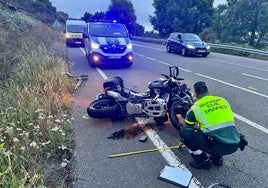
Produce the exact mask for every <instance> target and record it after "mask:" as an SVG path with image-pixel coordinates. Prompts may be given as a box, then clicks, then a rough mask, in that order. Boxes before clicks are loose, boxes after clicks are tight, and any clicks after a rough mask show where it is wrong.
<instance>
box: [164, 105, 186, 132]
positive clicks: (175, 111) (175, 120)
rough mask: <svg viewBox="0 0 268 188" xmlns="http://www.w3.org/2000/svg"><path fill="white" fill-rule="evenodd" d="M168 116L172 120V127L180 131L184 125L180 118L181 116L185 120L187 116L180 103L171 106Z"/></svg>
mask: <svg viewBox="0 0 268 188" xmlns="http://www.w3.org/2000/svg"><path fill="white" fill-rule="evenodd" d="M168 115H169V119H170V121H171V123H172V125H173V126H174V127H175V128H176V129H177V130H178V131H180V129H181V127H182V124H181V123H180V120H179V117H178V116H179V115H181V116H182V117H183V118H185V116H186V112H182V108H181V102H180V101H175V102H173V103H172V104H171V105H170V107H169V110H168Z"/></svg>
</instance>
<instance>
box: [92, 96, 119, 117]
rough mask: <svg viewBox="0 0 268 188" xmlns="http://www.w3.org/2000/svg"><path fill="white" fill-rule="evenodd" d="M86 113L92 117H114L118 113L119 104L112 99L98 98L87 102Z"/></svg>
mask: <svg viewBox="0 0 268 188" xmlns="http://www.w3.org/2000/svg"><path fill="white" fill-rule="evenodd" d="M87 114H88V115H89V116H90V117H93V118H115V117H117V116H118V115H119V114H120V106H119V104H118V103H116V101H115V100H113V99H107V98H106V99H105V98H104V99H98V100H95V101H93V102H92V103H90V104H89V106H88V108H87Z"/></svg>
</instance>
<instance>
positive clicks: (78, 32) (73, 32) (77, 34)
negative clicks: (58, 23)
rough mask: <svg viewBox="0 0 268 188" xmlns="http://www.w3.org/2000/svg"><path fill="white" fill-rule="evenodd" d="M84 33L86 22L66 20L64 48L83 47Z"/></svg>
mask: <svg viewBox="0 0 268 188" xmlns="http://www.w3.org/2000/svg"><path fill="white" fill-rule="evenodd" d="M85 31H86V22H85V21H82V20H67V21H66V28H65V38H66V46H67V47H69V46H72V45H80V46H84V40H83V33H84V32H85Z"/></svg>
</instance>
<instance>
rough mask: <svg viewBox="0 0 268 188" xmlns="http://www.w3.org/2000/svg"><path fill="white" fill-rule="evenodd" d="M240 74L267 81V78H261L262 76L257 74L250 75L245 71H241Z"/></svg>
mask: <svg viewBox="0 0 268 188" xmlns="http://www.w3.org/2000/svg"><path fill="white" fill-rule="evenodd" d="M242 75H244V76H248V77H251V78H257V79H260V80H264V81H268V79H266V78H262V77H259V76H254V75H250V74H246V73H242Z"/></svg>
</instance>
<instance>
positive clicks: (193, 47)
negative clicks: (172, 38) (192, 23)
mask: <svg viewBox="0 0 268 188" xmlns="http://www.w3.org/2000/svg"><path fill="white" fill-rule="evenodd" d="M186 47H187V48H189V49H195V46H193V45H191V44H187V46H186Z"/></svg>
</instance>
